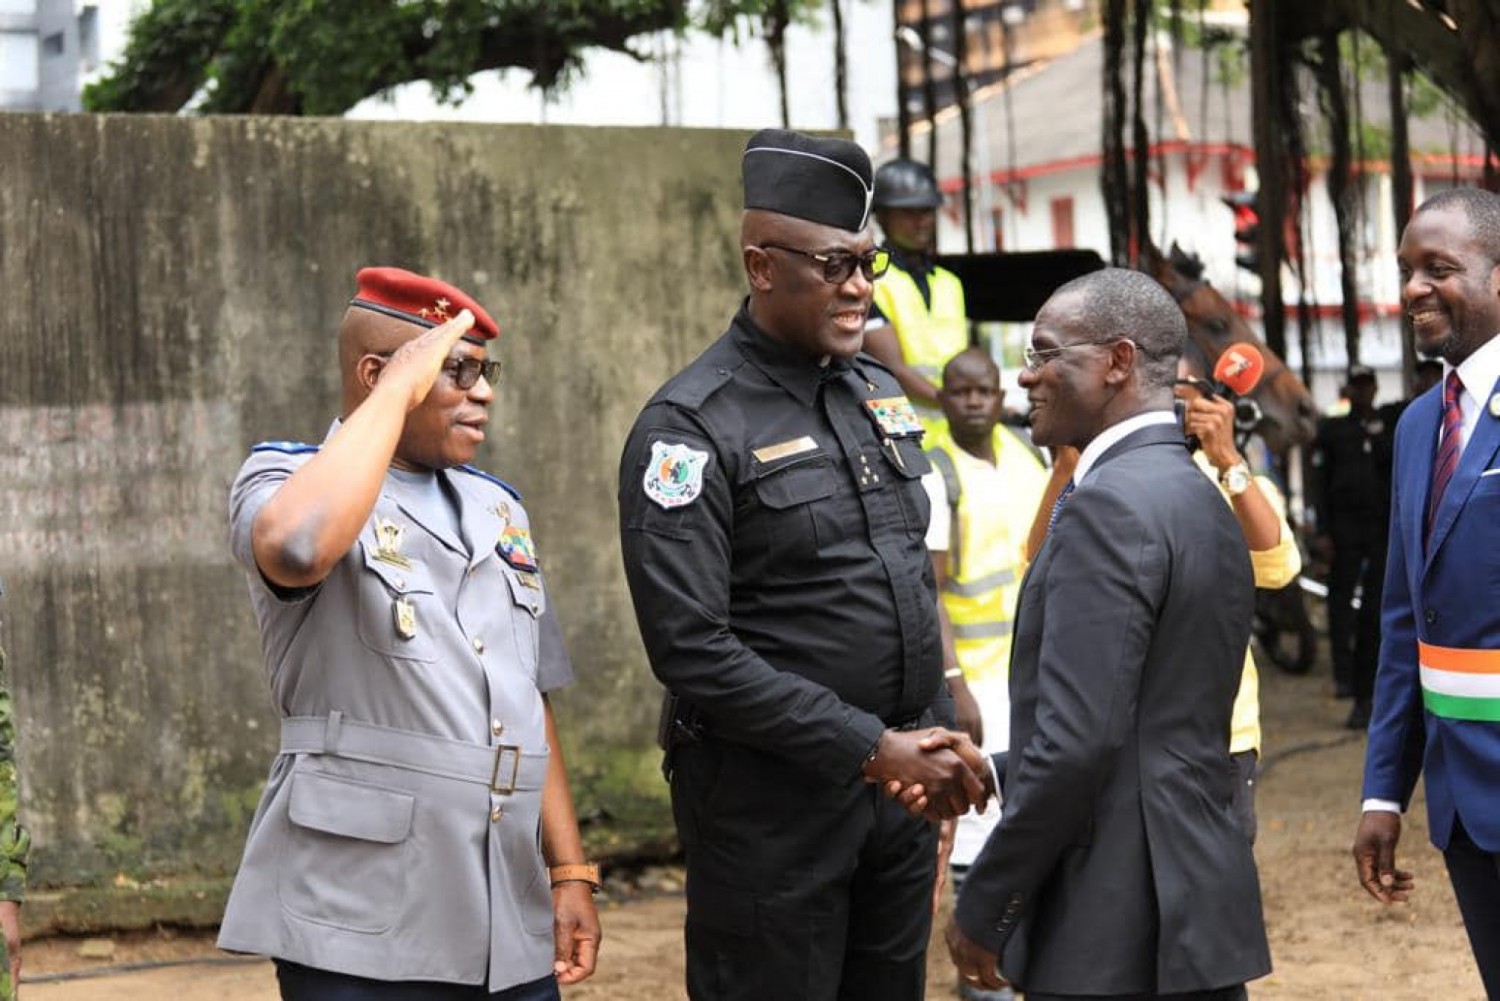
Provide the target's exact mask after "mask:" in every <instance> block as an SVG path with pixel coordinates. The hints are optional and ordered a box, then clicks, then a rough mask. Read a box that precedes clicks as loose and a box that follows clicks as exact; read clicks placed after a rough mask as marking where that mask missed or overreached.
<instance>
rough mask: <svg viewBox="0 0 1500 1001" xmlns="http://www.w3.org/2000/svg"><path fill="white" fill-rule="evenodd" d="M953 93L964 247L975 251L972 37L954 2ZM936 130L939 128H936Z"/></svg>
mask: <svg viewBox="0 0 1500 1001" xmlns="http://www.w3.org/2000/svg"><path fill="white" fill-rule="evenodd" d="M952 10H953V96H954V99H955V100H956V101H957V102H958V124H959V132H960V136H961V139H962V142H963V167H962V169H963V180H964V189H963V197H964V248H965V249H966V250H968V252H969V253H971V254H972V253H974V127H973V126H974V122H973V118H974V109H973V107H972V106H971V105H970V104H969V69H968V54H969V53H968V49H969V39H968V36H967V33H966V32H965V31H964V8H963V4H961V3H957V2H955V3H954V4H953V8H952ZM933 132H934V133H936V132H937V129H936V128H934V129H933Z"/></svg>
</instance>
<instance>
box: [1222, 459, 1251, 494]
mask: <svg viewBox="0 0 1500 1001" xmlns="http://www.w3.org/2000/svg"><path fill="white" fill-rule="evenodd" d="M1219 486H1221V487H1223V488H1224V492H1225V493H1227V494H1228V495H1229V496H1231V497H1238V496H1239V495H1240V494H1242V493H1244V492H1245V488H1246V487H1248V486H1250V467H1249V466H1247V465H1245V463H1243V462H1236V463H1235V464H1234V465H1232V466H1230V467H1229V468H1228V469H1226V470H1224V471H1223V472H1222V473H1220V474H1219Z"/></svg>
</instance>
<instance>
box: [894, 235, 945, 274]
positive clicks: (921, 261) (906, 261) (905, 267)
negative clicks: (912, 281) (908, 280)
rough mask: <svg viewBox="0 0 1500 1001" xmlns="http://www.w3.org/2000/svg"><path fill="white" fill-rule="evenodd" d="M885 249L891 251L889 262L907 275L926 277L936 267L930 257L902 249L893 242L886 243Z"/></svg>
mask: <svg viewBox="0 0 1500 1001" xmlns="http://www.w3.org/2000/svg"><path fill="white" fill-rule="evenodd" d="M885 246H886V249H887V250H889V251H890V252H891V264H893V265H895V266H896V267H898V268H900V269H901V270H902V271H905V272H906V273H907V274H909V275H913V276H916V275H921V276H923V277H926V276H927V275H930V274H932V272H933V271H935V270H936V269H937V265H936V264H934V263H933V261H932V258H931V257H929V256H927V255H926V254H924V253H921V252H920V251H916V250H902V249H901V248H900V247H897V246H895V245H894V244H889V243H888V244H886V245H885Z"/></svg>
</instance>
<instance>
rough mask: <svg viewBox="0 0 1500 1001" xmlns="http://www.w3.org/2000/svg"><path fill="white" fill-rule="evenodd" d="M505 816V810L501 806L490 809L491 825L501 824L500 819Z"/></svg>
mask: <svg viewBox="0 0 1500 1001" xmlns="http://www.w3.org/2000/svg"><path fill="white" fill-rule="evenodd" d="M503 816H505V809H504V808H503V807H499V806H492V807H490V823H492V824H498V823H500V818H501V817H503Z"/></svg>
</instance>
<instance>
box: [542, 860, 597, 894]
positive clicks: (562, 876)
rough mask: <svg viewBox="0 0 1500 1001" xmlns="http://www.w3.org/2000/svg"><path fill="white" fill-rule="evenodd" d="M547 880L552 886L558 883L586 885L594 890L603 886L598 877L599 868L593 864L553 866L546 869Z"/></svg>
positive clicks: (576, 863)
mask: <svg viewBox="0 0 1500 1001" xmlns="http://www.w3.org/2000/svg"><path fill="white" fill-rule="evenodd" d="M547 878H548V879H550V880H551V881H552V885H553V886H556V885H557V884H558V883H587V884H589V885H590V886H592V887H593V888H594V889H596V890H597V889H599V888H600V887H601V886H603V885H604V881H603V880H602V879H601V878H600V877H599V866H598V865H597V864H595V863H593V862H570V863H569V864H567V865H554V866H549V867H548V868H547Z"/></svg>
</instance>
